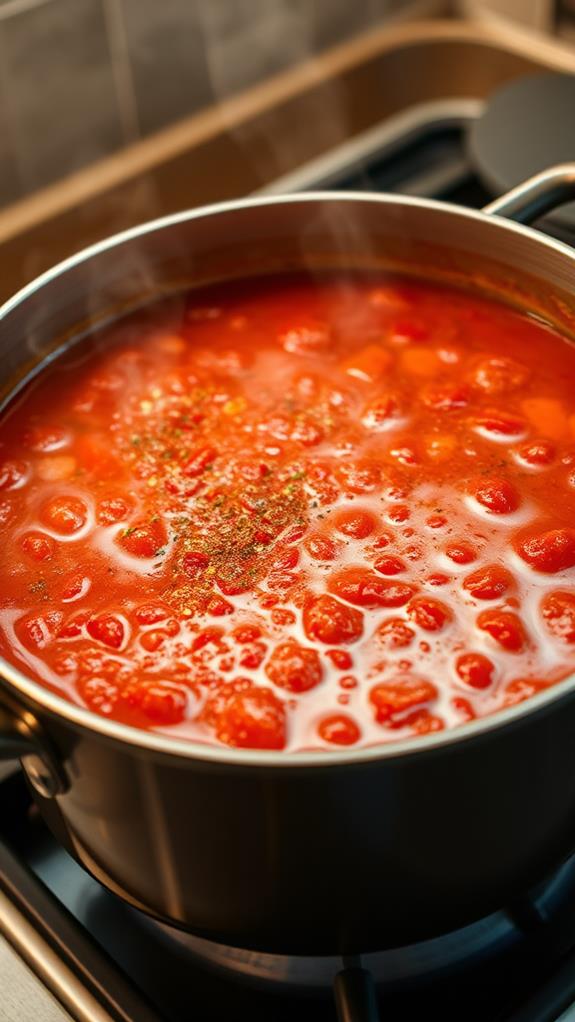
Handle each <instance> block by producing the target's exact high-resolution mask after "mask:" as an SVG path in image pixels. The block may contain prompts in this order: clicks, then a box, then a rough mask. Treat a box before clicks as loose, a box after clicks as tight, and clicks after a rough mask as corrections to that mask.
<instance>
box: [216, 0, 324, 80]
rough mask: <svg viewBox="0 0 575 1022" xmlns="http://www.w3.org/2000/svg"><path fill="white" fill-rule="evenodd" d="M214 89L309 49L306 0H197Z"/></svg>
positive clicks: (263, 72) (264, 73)
mask: <svg viewBox="0 0 575 1022" xmlns="http://www.w3.org/2000/svg"><path fill="white" fill-rule="evenodd" d="M197 6H198V11H199V15H200V21H201V24H202V29H203V33H204V45H205V48H206V58H207V61H208V66H209V69H210V77H211V81H212V87H213V89H214V93H215V94H216V95H217V96H225V95H229V94H231V93H234V92H236V91H238V90H240V89H243V88H247V87H248V86H249V85H252V84H254V83H255V82H258V81H261V80H262V79H264V78H267V77H268V76H269V75H273V74H276V73H278V72H279V71H282V70H283V69H285V68H287V67H290V66H292V65H293V64H298V63H300V62H301V61H303V60H305V59H306V58H307V57H309V56H310V54H311V53H312V51H313V44H312V38H311V35H312V8H311V5H310V4H309V3H308V0H233V2H230V0H197Z"/></svg>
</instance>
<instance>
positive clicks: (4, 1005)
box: [0, 936, 70, 1022]
mask: <svg viewBox="0 0 575 1022" xmlns="http://www.w3.org/2000/svg"><path fill="white" fill-rule="evenodd" d="M0 991H1V992H2V993H1V998H0V1022H32V1020H35V1022H70V1015H68V1013H67V1012H65V1011H64V1009H63V1008H62V1007H61V1006H60V1004H59V1003H58V1002H57V1001H56V1000H55V998H54V997H53V996H52V994H51V993H50V992H49V991H48V990H47V989H46V987H45V986H44V984H43V983H41V982H40V980H39V979H38V978H37V977H36V976H35V975H34V973H33V972H32V971H31V969H29V968H28V966H27V965H25V964H24V962H23V961H22V959H21V958H20V957H19V956H18V955H17V954H16V952H15V951H14V950H13V949H12V948H11V947H10V945H9V944H8V942H7V941H6V940H4V938H3V937H2V936H0Z"/></svg>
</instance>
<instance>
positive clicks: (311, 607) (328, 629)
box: [303, 594, 363, 646]
mask: <svg viewBox="0 0 575 1022" xmlns="http://www.w3.org/2000/svg"><path fill="white" fill-rule="evenodd" d="M303 625H304V629H305V633H306V635H307V636H308V638H310V639H317V640H319V642H324V643H326V645H329V646H335V645H339V644H340V643H350V642H356V641H357V640H358V639H359V638H361V635H362V634H363V615H362V614H361V612H360V611H358V610H354V609H353V607H346V605H345V604H344V603H340V601H339V600H336V599H335V598H334V597H333V596H328V595H327V594H324V595H323V596H316V597H312V598H310V599H309V600H308V601H307V602H306V603H305V605H304V610H303Z"/></svg>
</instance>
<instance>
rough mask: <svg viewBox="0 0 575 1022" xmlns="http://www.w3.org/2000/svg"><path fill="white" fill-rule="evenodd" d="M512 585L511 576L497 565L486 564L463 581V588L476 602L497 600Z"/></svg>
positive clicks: (505, 569)
mask: <svg viewBox="0 0 575 1022" xmlns="http://www.w3.org/2000/svg"><path fill="white" fill-rule="evenodd" d="M512 585H513V576H512V575H511V572H509V571H507V568H502V567H501V565H499V564H486V565H485V567H484V568H478V569H477V571H474V572H472V574H471V575H467V577H466V578H465V579H464V581H463V588H464V589H466V590H467V592H468V593H470V594H471V596H474V597H475V599H476V600H498V599H499V598H500V597H501V596H503V594H504V593H506V592H507V590H508V589H510V588H511V587H512Z"/></svg>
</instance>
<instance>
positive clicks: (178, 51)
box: [117, 0, 212, 135]
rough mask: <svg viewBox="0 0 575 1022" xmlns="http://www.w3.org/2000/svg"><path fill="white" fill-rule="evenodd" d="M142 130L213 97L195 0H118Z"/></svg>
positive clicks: (190, 110)
mask: <svg viewBox="0 0 575 1022" xmlns="http://www.w3.org/2000/svg"><path fill="white" fill-rule="evenodd" d="M117 2H118V3H119V4H120V6H121V10H122V13H123V18H124V27H125V35H126V46H127V51H128V54H129V58H130V63H131V70H132V79H133V83H134V90H135V94H136V103H137V110H138V120H139V126H140V130H141V132H142V134H143V135H147V134H149V133H150V132H153V131H157V130H158V129H159V128H163V127H164V126H165V125H167V124H170V123H171V122H172V121H176V120H178V119H180V118H183V117H186V116H187V115H189V114H191V113H193V112H194V110H197V109H198V108H199V107H202V106H205V105H207V104H208V103H209V102H210V101H211V98H212V91H211V84H210V78H209V71H208V65H207V61H206V55H205V51H204V37H203V34H202V30H201V25H200V22H199V19H198V10H197V4H196V3H195V2H194V0H117Z"/></svg>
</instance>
